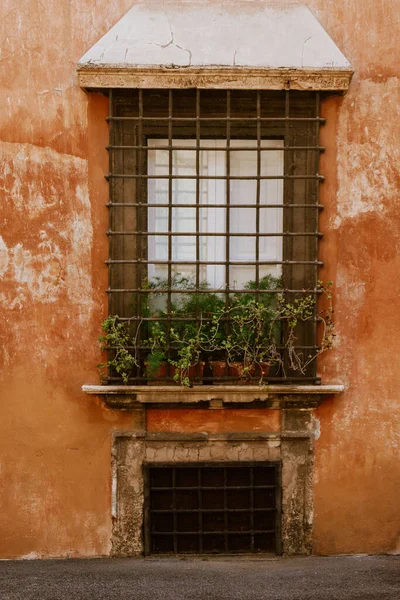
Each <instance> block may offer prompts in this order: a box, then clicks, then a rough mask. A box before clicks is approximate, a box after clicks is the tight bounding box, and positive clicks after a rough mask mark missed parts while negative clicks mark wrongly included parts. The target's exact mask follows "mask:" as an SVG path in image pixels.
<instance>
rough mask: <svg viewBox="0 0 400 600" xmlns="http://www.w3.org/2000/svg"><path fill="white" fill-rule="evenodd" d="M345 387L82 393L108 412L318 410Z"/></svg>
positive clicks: (114, 388)
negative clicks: (94, 398) (144, 408)
mask: <svg viewBox="0 0 400 600" xmlns="http://www.w3.org/2000/svg"><path fill="white" fill-rule="evenodd" d="M344 389H345V387H344V385H342V384H329V385H268V386H257V385H255V386H254V385H240V386H238V385H229V386H228V385H211V386H209V385H201V386H194V387H192V388H185V387H181V386H162V385H160V386H124V385H83V386H82V391H83V392H84V393H85V394H90V395H94V396H98V397H100V398H102V400H103V401H104V402H105V404H106V405H107V406H108V407H109V408H119V409H125V410H129V409H133V408H138V407H139V406H141V405H146V404H147V405H152V406H158V407H160V406H164V407H169V406H174V405H175V406H176V405H178V406H182V405H186V406H193V405H194V406H197V407H199V408H200V407H201V408H204V407H207V406H208V407H209V408H223V407H225V406H229V405H234V406H238V405H241V406H246V405H247V406H248V407H249V408H255V407H256V406H257V407H260V406H265V407H267V408H290V407H292V408H315V407H317V406H318V405H319V404H320V403H321V402H322V401H323V400H324V398H326V397H327V396H333V395H337V394H340V393H342V392H343V391H344Z"/></svg>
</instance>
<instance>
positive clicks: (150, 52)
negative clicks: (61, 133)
mask: <svg viewBox="0 0 400 600" xmlns="http://www.w3.org/2000/svg"><path fill="white" fill-rule="evenodd" d="M78 74H79V82H80V85H81V87H83V88H85V89H88V90H90V89H101V88H193V87H198V88H203V89H206V88H220V89H241V88H247V89H249V88H253V89H271V90H274V89H297V90H338V91H339V90H346V89H347V88H348V86H349V84H350V80H351V76H352V74H353V70H352V67H351V65H350V63H349V62H348V60H347V59H346V58H345V56H344V55H343V54H342V53H341V52H340V50H339V49H338V48H337V46H336V45H335V43H334V42H333V41H332V39H331V38H330V37H329V35H328V34H327V32H326V31H325V30H324V29H323V27H322V26H321V25H320V23H319V22H318V21H317V19H316V18H315V16H314V15H313V14H312V13H311V12H310V11H309V9H308V8H307V7H305V6H303V5H279V6H278V5H276V4H266V3H264V2H260V1H254V2H248V1H246V0H234V1H232V2H229V3H228V2H226V3H214V2H209V1H208V0H194V1H190V2H189V1H187V0H166V1H165V2H162V3H159V2H151V1H145V0H139V2H136V3H135V5H134V6H133V7H132V8H131V9H130V10H129V11H128V12H127V13H126V14H125V15H124V16H123V17H122V18H121V19H120V21H118V23H117V24H116V25H114V27H112V28H111V29H110V30H109V31H108V32H107V33H106V34H105V35H104V36H103V37H102V38H101V39H100V40H99V41H98V42H96V44H94V46H93V47H92V48H91V49H90V50H89V51H88V52H87V53H86V54H85V55H84V56H83V57H82V58H81V60H80V61H79V63H78Z"/></svg>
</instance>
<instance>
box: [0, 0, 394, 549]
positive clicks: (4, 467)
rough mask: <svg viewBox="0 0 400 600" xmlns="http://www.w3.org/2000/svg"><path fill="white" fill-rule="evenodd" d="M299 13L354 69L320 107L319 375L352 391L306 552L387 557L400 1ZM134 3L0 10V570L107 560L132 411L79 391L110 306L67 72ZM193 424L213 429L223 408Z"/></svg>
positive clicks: (322, 475) (98, 195) (340, 411)
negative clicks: (117, 464)
mask: <svg viewBox="0 0 400 600" xmlns="http://www.w3.org/2000/svg"><path fill="white" fill-rule="evenodd" d="M149 1H153V0H149ZM215 1H217V0H215ZM226 2H229V0H226ZM304 3H305V4H307V5H308V6H309V8H310V9H311V10H312V11H313V12H314V14H315V15H316V16H317V18H318V19H319V21H320V22H321V24H322V25H323V26H324V27H325V29H326V30H327V32H328V33H329V34H330V36H331V37H332V38H333V39H334V41H335V42H336V43H337V44H338V46H339V47H340V49H341V50H342V51H343V52H344V54H345V55H346V56H347V58H348V59H349V60H350V61H351V63H352V65H353V67H354V69H355V71H356V74H355V76H354V79H353V81H352V83H351V88H350V91H349V92H348V93H347V95H346V96H345V97H344V98H343V99H331V100H328V101H327V102H325V104H324V107H323V112H324V114H325V115H326V116H327V118H328V123H327V125H326V127H325V128H323V134H322V135H323V142H324V145H325V146H326V147H327V151H326V153H325V155H324V156H323V159H322V160H323V166H322V171H323V173H324V174H325V176H326V178H327V180H326V182H325V183H324V184H323V186H322V195H321V197H322V200H323V202H324V204H325V205H326V210H325V211H324V213H323V215H322V218H321V229H322V230H323V231H324V233H325V236H326V237H325V239H324V241H323V242H322V243H321V256H322V257H323V259H324V260H325V261H326V263H327V266H326V269H325V272H324V274H323V278H324V279H326V280H327V279H332V280H334V281H335V289H334V295H335V306H336V321H337V329H338V336H337V344H336V349H335V350H334V351H333V352H332V353H330V355H326V356H325V357H324V360H323V361H321V364H320V371H321V375H322V377H323V380H324V382H326V383H328V382H332V383H337V382H338V381H342V382H344V383H345V384H346V386H347V391H346V393H344V394H343V395H342V396H341V397H338V398H335V399H333V400H329V401H327V402H326V403H325V404H324V405H322V406H321V408H320V409H319V410H318V411H317V413H316V417H317V418H318V420H319V426H320V436H319V438H318V440H317V442H316V458H315V486H314V494H315V516H314V519H315V520H314V551H315V552H317V553H330V554H332V553H352V552H371V553H372V552H395V551H396V549H397V550H399V545H400V538H399V535H400V527H399V508H398V497H397V494H396V489H395V486H396V484H398V482H399V467H398V464H399V454H400V452H399V445H398V444H399V442H398V440H399V405H400V403H399V398H400V393H399V391H398V379H399V377H400V354H399V352H398V348H397V346H398V337H399V335H400V311H399V308H398V304H399V297H400V279H399V277H398V273H399V271H400V254H399V251H398V247H399V243H400V216H399V215H400V211H399V194H400V190H399V184H400V176H399V164H400V156H399V155H400V150H399V148H400V128H399V127H398V120H399V106H400V85H399V77H398V73H399V70H398V65H399V63H400V30H399V28H398V21H399V20H400V3H399V2H398V0H381V1H380V2H377V1H376V0H343V1H342V2H326V0H304ZM131 4H132V1H131V0H112V2H110V1H109V0H107V1H105V0H96V1H95V0H84V1H82V0H81V1H78V0H49V1H48V2H46V3H40V2H37V1H36V0H23V1H21V0H3V2H1V4H0V38H1V55H0V95H1V111H0V132H1V133H0V139H1V141H0V161H1V168H0V194H1V197H2V200H3V202H2V216H3V222H4V226H3V228H2V231H1V239H0V275H1V277H2V283H1V289H0V302H1V309H2V310H1V314H2V327H1V338H2V339H1V354H2V356H1V362H2V372H1V373H2V374H1V386H0V393H1V419H0V467H1V471H0V473H1V475H0V477H1V479H0V486H1V489H0V508H1V510H0V531H1V535H0V558H2V557H23V556H28V557H36V556H37V557H39V556H92V555H106V554H108V553H109V551H110V535H111V508H110V485H111V474H110V449H111V432H112V431H113V430H115V429H119V430H121V429H124V428H126V429H129V428H131V426H132V419H133V417H132V416H131V415H130V414H129V413H123V412H119V411H110V410H108V409H106V408H104V406H103V405H102V404H101V402H100V401H98V400H96V399H94V397H88V396H85V395H84V394H82V393H81V392H80V386H81V385H82V384H83V383H97V382H98V375H97V372H96V364H97V363H98V362H99V361H100V356H99V352H98V349H97V342H96V340H97V336H98V334H99V324H100V322H101V320H102V319H103V317H104V316H105V314H106V311H107V306H106V302H107V300H106V294H105V293H104V289H105V288H106V286H107V274H106V267H105V265H104V260H105V259H106V257H107V239H106V236H105V235H104V232H105V230H106V228H107V209H106V208H105V207H104V203H105V202H106V200H107V184H106V182H105V180H104V179H103V173H104V172H105V171H107V153H106V151H105V150H104V146H105V145H106V143H107V127H106V124H105V122H104V117H105V116H106V114H107V101H106V100H105V98H104V97H102V96H100V95H95V94H94V95H91V96H90V97H89V96H88V95H86V94H85V93H84V92H82V91H81V90H80V89H79V87H78V85H77V75H76V72H75V65H76V62H77V61H78V59H79V58H80V57H81V56H82V55H83V53H84V52H85V51H86V50H87V49H88V48H90V47H91V46H92V45H93V43H94V42H95V41H96V40H97V39H98V38H99V37H100V36H101V35H103V33H105V32H106V31H107V30H108V29H109V28H110V26H112V25H113V24H114V23H115V22H116V21H117V20H118V19H119V18H120V17H121V16H122V15H123V14H124V12H125V11H126V10H127V9H128V8H129V7H130V6H131ZM153 416H154V415H153ZM200 418H201V413H199V414H198V416H197V419H200ZM204 418H205V420H206V422H207V423H208V425H207V427H211V429H213V428H214V430H216V431H217V430H223V429H219V427H220V425H218V419H220V418H221V411H218V410H216V411H209V413H208V414H207V415H205V417H204ZM255 418H256V417H255V414H254V415H253V416H252V417H247V419H246V421H245V422H246V425H245V426H246V427H247V428H248V427H253V428H256V425H255ZM184 419H186V427H193V424H192V425H190V424H188V423H187V415H186V416H184ZM184 419H183V420H184ZM213 419H214V423H212V422H211V421H212V420H213ZM232 419H233V421H232V426H233V427H236V428H238V427H239V425H238V423H237V419H236V418H234V417H232ZM155 423H156V419H154V427H156V424H155ZM182 425H183V421H182ZM197 425H198V427H199V428H201V426H202V425H203V426H204V423H201V422H199V421H197Z"/></svg>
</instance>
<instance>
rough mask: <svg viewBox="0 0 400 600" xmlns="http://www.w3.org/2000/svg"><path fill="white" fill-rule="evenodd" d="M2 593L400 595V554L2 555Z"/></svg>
mask: <svg viewBox="0 0 400 600" xmlns="http://www.w3.org/2000/svg"><path fill="white" fill-rule="evenodd" d="M0 598H1V600H92V599H93V600H114V599H115V600H117V599H118V600H121V599H123V600H181V599H182V600H203V599H204V600H225V599H226V600H260V599H264V598H265V599H272V600H289V599H290V600H315V599H317V598H318V599H321V600H342V599H343V600H355V599H360V600H361V599H362V600H370V599H371V600H372V599H374V600H375V599H376V600H399V598H400V557H394V556H376V557H370V556H357V557H331V558H325V557H308V558H291V559H282V558H279V559H243V558H235V559H233V558H232V559H226V558H225V559H205V560H202V559H187V560H179V559H168V558H167V559H138V560H135V559H92V560H86V559H85V560H83V559H81V560H78V559H73V560H72V559H71V560H43V561H40V560H36V561H2V562H0Z"/></svg>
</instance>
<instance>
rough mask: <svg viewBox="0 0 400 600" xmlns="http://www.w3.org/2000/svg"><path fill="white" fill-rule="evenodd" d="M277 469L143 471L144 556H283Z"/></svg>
mask: <svg viewBox="0 0 400 600" xmlns="http://www.w3.org/2000/svg"><path fill="white" fill-rule="evenodd" d="M279 478H280V469H279V463H271V462H266V463H262V462H258V463H225V464H218V463H210V464H199V463H196V464H193V465H190V464H188V463H186V464H174V465H173V466H171V465H170V464H169V465H158V464H153V465H147V466H145V490H146V491H145V498H146V500H145V515H146V516H145V548H146V554H260V553H273V554H279V553H280V547H281V542H280V484H279Z"/></svg>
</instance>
